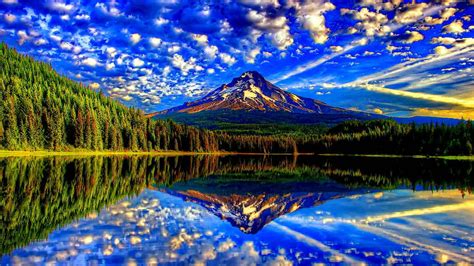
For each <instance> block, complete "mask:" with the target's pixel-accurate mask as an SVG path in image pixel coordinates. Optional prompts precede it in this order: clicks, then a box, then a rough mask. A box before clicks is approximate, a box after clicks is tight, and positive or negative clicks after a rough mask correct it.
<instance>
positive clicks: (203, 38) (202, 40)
mask: <svg viewBox="0 0 474 266" xmlns="http://www.w3.org/2000/svg"><path fill="white" fill-rule="evenodd" d="M191 37H192V38H193V40H195V41H196V42H198V43H199V44H201V45H207V42H208V38H207V35H204V34H191Z"/></svg>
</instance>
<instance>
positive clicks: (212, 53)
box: [204, 45, 219, 59]
mask: <svg viewBox="0 0 474 266" xmlns="http://www.w3.org/2000/svg"><path fill="white" fill-rule="evenodd" d="M218 52H219V49H218V48H217V46H214V45H211V46H206V47H205V48H204V54H206V56H207V57H208V58H210V59H215V58H216V55H217V53H218Z"/></svg>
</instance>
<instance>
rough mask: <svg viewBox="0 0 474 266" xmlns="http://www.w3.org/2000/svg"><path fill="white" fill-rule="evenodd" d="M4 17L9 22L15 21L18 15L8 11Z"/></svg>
mask: <svg viewBox="0 0 474 266" xmlns="http://www.w3.org/2000/svg"><path fill="white" fill-rule="evenodd" d="M3 19H4V20H5V22H7V23H13V22H15V21H16V16H15V15H13V14H10V13H7V14H5V15H3Z"/></svg>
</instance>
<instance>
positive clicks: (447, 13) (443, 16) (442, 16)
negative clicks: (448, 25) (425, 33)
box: [425, 7, 458, 25]
mask: <svg viewBox="0 0 474 266" xmlns="http://www.w3.org/2000/svg"><path fill="white" fill-rule="evenodd" d="M457 11H458V9H457V8H453V7H449V8H445V9H443V10H441V11H440V12H439V18H433V17H431V16H429V17H426V18H425V22H426V23H427V24H428V25H438V24H443V23H444V22H445V21H447V20H449V19H450V18H451V17H452V16H454V14H456V12H457Z"/></svg>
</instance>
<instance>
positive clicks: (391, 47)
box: [385, 45, 401, 53]
mask: <svg viewBox="0 0 474 266" xmlns="http://www.w3.org/2000/svg"><path fill="white" fill-rule="evenodd" d="M385 49H387V51H389V52H390V53H391V52H393V51H395V50H399V49H401V48H400V47H397V46H393V45H387V47H385Z"/></svg>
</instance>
